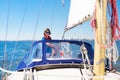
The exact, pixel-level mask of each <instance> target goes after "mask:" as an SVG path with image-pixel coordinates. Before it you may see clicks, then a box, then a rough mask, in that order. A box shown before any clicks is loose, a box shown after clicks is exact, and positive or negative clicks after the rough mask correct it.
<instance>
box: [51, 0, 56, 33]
mask: <svg viewBox="0 0 120 80" xmlns="http://www.w3.org/2000/svg"><path fill="white" fill-rule="evenodd" d="M52 12H53V13H52V20H51V21H52V22H51V31H52V27H53V23H54V14H55V2H54V1H53V11H52Z"/></svg>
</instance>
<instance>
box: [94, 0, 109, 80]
mask: <svg viewBox="0 0 120 80" xmlns="http://www.w3.org/2000/svg"><path fill="white" fill-rule="evenodd" d="M106 7H107V0H97V1H96V30H95V31H96V32H95V53H94V73H95V76H103V77H104V75H105V48H104V47H102V46H104V45H105V42H106V25H107V24H106V19H107V18H106ZM93 80H104V78H94V79H93Z"/></svg>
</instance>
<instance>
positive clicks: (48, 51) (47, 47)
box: [42, 37, 52, 54]
mask: <svg viewBox="0 0 120 80" xmlns="http://www.w3.org/2000/svg"><path fill="white" fill-rule="evenodd" d="M42 40H47V39H45V38H44V37H43V38H42ZM45 50H46V53H47V54H48V53H52V48H51V47H49V46H47V45H46V44H45Z"/></svg>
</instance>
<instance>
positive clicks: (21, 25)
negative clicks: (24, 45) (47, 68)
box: [9, 0, 28, 69]
mask: <svg viewBox="0 0 120 80" xmlns="http://www.w3.org/2000/svg"><path fill="white" fill-rule="evenodd" d="M25 5H26V6H25V10H24V13H23V17H22V20H21V24H20V28H19V32H18V34H17V39H16V42H15V47H14V50H13V54H12V58H11V61H10V65H9V69H10V67H11V65H12V62H13V58H14V54H15V52H16V47H17V40H18V39H19V37H20V33H21V30H22V27H23V22H24V18H25V15H26V11H27V5H28V1H27V0H26V3H25Z"/></svg>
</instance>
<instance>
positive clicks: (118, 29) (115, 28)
mask: <svg viewBox="0 0 120 80" xmlns="http://www.w3.org/2000/svg"><path fill="white" fill-rule="evenodd" d="M110 4H111V8H112V15H111V22H110V26H111V29H112V39H113V40H116V39H120V27H119V25H118V11H117V7H116V0H110ZM117 33H118V34H117Z"/></svg>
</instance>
